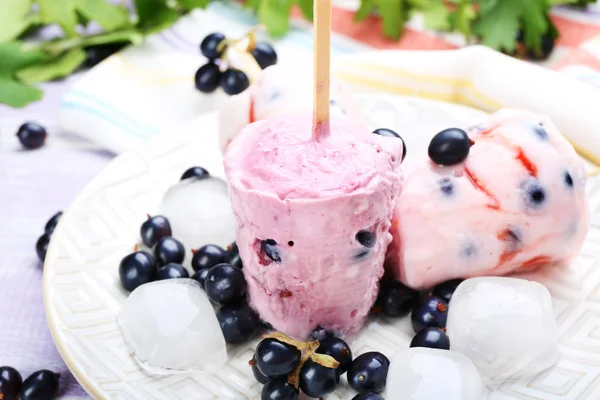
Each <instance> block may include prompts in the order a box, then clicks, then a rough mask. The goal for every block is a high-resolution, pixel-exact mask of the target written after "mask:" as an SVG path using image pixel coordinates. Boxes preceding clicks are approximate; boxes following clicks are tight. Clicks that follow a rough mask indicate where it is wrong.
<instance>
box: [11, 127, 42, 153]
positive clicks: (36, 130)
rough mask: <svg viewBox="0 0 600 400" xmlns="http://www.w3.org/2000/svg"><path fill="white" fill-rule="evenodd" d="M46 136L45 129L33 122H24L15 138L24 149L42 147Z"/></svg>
mask: <svg viewBox="0 0 600 400" xmlns="http://www.w3.org/2000/svg"><path fill="white" fill-rule="evenodd" d="M47 136H48V134H47V133H46V129H45V128H44V127H43V126H41V125H39V124H36V123H35V122H26V123H24V124H23V125H21V127H20V128H19V130H18V131H17V137H18V138H19V141H20V142H21V144H22V145H23V147H25V148H26V149H37V148H40V147H42V146H43V145H44V143H45V142H46V137H47Z"/></svg>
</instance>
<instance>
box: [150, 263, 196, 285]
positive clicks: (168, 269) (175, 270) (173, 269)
mask: <svg viewBox="0 0 600 400" xmlns="http://www.w3.org/2000/svg"><path fill="white" fill-rule="evenodd" d="M189 277H190V274H189V273H188V272H187V270H186V269H185V268H184V267H183V265H181V264H177V263H168V264H167V265H165V266H164V267H162V268H160V269H159V270H158V274H157V275H156V280H157V281H162V280H165V279H180V278H189Z"/></svg>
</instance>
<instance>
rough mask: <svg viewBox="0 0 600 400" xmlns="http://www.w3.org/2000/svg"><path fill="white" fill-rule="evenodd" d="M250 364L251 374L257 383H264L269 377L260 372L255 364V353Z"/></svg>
mask: <svg viewBox="0 0 600 400" xmlns="http://www.w3.org/2000/svg"><path fill="white" fill-rule="evenodd" d="M250 366H251V367H252V374H253V375H254V379H256V381H257V382H258V383H262V384H263V385H264V384H265V383H267V382H269V379H270V378H269V377H268V376H266V375H265V374H263V373H262V372H260V369H258V365H256V354H254V355H253V356H252V361H250Z"/></svg>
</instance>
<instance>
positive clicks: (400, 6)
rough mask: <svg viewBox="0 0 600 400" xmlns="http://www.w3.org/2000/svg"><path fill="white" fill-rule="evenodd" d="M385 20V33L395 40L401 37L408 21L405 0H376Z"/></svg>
mask: <svg viewBox="0 0 600 400" xmlns="http://www.w3.org/2000/svg"><path fill="white" fill-rule="evenodd" d="M376 4H377V6H378V8H379V13H380V14H381V18H382V20H383V33H384V34H385V35H386V36H387V37H389V38H391V39H394V40H398V39H400V35H401V34H402V31H403V30H404V22H405V21H406V16H405V10H404V2H403V0H376Z"/></svg>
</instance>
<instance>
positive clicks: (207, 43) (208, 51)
mask: <svg viewBox="0 0 600 400" xmlns="http://www.w3.org/2000/svg"><path fill="white" fill-rule="evenodd" d="M223 40H225V35H223V34H222V33H220V32H214V33H211V34H209V35H208V36H206V37H205V38H204V39H203V40H202V42H201V43H200V51H201V52H202V54H203V55H204V57H206V58H208V59H211V60H214V59H215V58H219V57H221V54H222V53H223V50H224V48H223V49H221V52H218V51H217V47H218V46H219V43H221V42H222V41H223Z"/></svg>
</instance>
